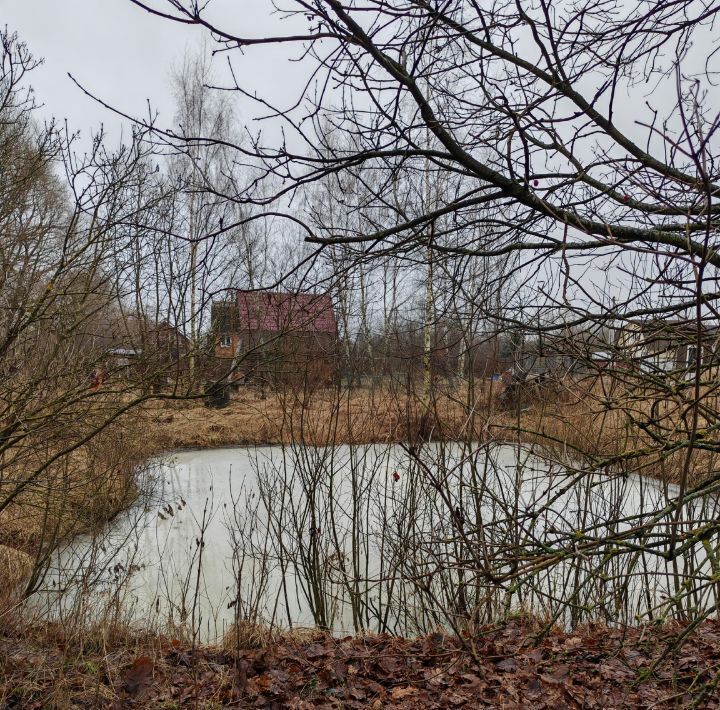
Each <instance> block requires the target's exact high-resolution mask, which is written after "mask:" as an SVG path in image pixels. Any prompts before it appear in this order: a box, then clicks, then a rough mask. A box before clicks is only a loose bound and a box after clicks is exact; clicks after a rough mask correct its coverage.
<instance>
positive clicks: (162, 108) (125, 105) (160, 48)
mask: <svg viewBox="0 0 720 710" xmlns="http://www.w3.org/2000/svg"><path fill="white" fill-rule="evenodd" d="M269 6H270V3H269V2H267V1H266V0H247V1H246V2H242V3H237V2H233V0H223V1H221V2H219V3H216V4H215V5H214V7H216V12H217V13H218V14H220V13H222V18H223V23H224V26H225V27H230V28H231V29H235V30H239V31H242V32H243V33H245V34H253V35H256V34H258V33H260V32H262V31H263V29H267V28H268V27H269V26H270V25H275V27H276V28H277V23H278V19H277V17H273V16H270V15H269V12H268V8H269ZM239 7H240V8H241V10H242V12H240V11H239V9H238V8H239ZM0 22H1V23H2V24H4V25H7V27H8V29H10V30H11V31H17V32H18V33H19V35H20V37H21V39H23V40H24V41H25V42H26V43H27V45H28V46H29V48H30V50H31V51H32V52H33V54H34V55H35V56H36V57H37V58H43V59H44V60H45V64H44V65H43V66H42V67H40V68H38V69H37V70H36V71H35V72H33V73H32V75H31V77H30V80H29V82H30V83H31V84H32V85H33V86H34V87H35V89H36V93H37V97H38V100H39V101H41V102H42V103H43V104H44V108H43V116H44V117H50V116H55V117H57V118H59V119H66V118H67V119H68V121H69V123H70V126H71V127H72V128H73V129H75V130H81V131H82V133H83V134H84V135H86V136H87V135H88V133H89V131H90V130H92V129H94V128H96V127H98V126H99V125H100V124H101V123H104V124H105V125H106V127H108V128H112V129H113V130H112V134H113V135H114V134H115V133H116V131H117V129H118V127H119V125H120V120H121V119H119V118H118V117H117V116H114V115H112V114H110V113H109V112H108V111H107V110H106V109H104V108H103V107H101V106H99V105H98V104H97V103H95V102H93V101H92V100H91V99H90V98H88V97H86V96H84V95H83V94H82V93H81V92H80V90H79V89H78V88H77V87H76V86H75V85H74V84H73V83H72V81H71V80H70V78H69V77H68V74H72V75H73V76H74V77H75V78H76V79H77V80H78V81H79V82H80V83H82V84H83V85H84V86H85V87H87V88H88V90H90V91H92V92H93V93H95V94H97V95H98V96H100V97H102V98H103V99H104V100H106V101H107V102H108V103H110V104H112V105H114V106H117V107H118V108H119V109H122V110H123V111H125V112H127V113H133V114H141V115H147V101H148V99H150V100H151V102H152V105H153V107H154V108H155V109H157V110H159V112H160V117H161V121H162V122H163V123H165V124H168V125H169V124H170V123H171V122H172V118H173V113H174V111H173V101H172V93H171V90H170V86H169V81H168V76H169V74H170V71H171V68H172V66H173V65H174V64H177V63H178V62H179V61H180V60H181V59H182V57H183V55H184V53H185V52H186V51H188V50H190V51H197V50H198V49H199V48H200V46H201V42H202V31H201V30H200V29H198V28H188V27H183V26H181V25H176V24H172V23H169V22H166V21H163V20H161V19H158V18H154V17H152V16H150V15H148V14H147V13H145V12H144V11H142V10H140V9H139V8H137V7H135V6H134V5H132V4H131V3H130V2H129V1H128V0H0ZM284 25H285V26H284V27H282V29H283V30H285V29H287V23H284ZM232 58H233V65H234V67H235V70H236V72H237V73H238V75H239V76H240V77H241V80H242V82H243V85H244V88H249V89H250V90H253V89H258V90H262V92H263V94H264V95H266V96H267V95H268V90H270V96H271V97H272V98H274V99H275V100H282V99H283V97H284V95H285V94H287V95H288V98H289V95H290V93H291V92H292V89H293V88H294V89H295V92H294V95H296V92H297V87H298V83H297V82H298V76H294V75H293V70H294V67H293V65H292V64H289V63H288V62H287V61H286V59H287V57H286V56H282V50H279V49H278V48H277V47H272V48H267V49H263V48H259V49H256V50H254V51H253V52H252V53H250V55H248V56H242V55H240V54H239V53H238V52H234V53H233V55H232ZM226 61H227V58H226V57H225V56H223V57H220V58H218V59H217V60H216V63H217V65H218V71H217V74H218V77H219V78H220V79H222V80H223V81H224V80H226V79H227V72H226V71H225V69H224V63H225V62H226ZM295 67H297V64H296V65H295ZM298 71H299V68H298ZM255 110H256V109H255V108H253V107H251V106H250V105H249V104H248V103H242V102H241V103H240V106H239V115H240V117H241V119H242V120H244V121H248V122H250V121H251V119H252V117H253V112H254V111H255Z"/></svg>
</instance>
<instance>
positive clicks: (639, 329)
mask: <svg viewBox="0 0 720 710" xmlns="http://www.w3.org/2000/svg"><path fill="white" fill-rule="evenodd" d="M616 346H617V351H618V357H619V358H621V361H622V363H623V365H624V367H626V368H633V367H638V368H640V369H642V370H643V371H662V372H674V371H685V372H687V373H688V376H690V375H691V370H693V369H694V367H695V364H696V361H697V355H698V348H700V353H701V355H700V358H701V364H702V365H703V366H705V365H710V364H714V363H715V362H716V361H717V357H718V331H717V330H716V329H715V328H710V327H708V326H706V325H702V326H701V328H700V331H698V327H697V323H695V322H693V321H680V320H677V321H669V320H662V319H657V318H654V319H649V320H645V321H629V322H628V323H625V324H624V325H623V326H622V327H620V328H618V330H617V335H616Z"/></svg>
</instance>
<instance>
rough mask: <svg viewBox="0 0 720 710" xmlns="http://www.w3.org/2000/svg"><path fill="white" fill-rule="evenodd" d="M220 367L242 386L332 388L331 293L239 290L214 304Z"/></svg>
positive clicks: (334, 348)
mask: <svg viewBox="0 0 720 710" xmlns="http://www.w3.org/2000/svg"><path fill="white" fill-rule="evenodd" d="M211 322H212V334H213V338H214V355H215V359H216V361H218V362H220V363H222V364H224V365H225V366H226V368H225V369H226V370H227V369H230V367H227V366H230V365H231V366H232V370H233V371H232V373H231V375H230V378H231V379H232V380H233V381H234V382H239V381H260V382H273V383H276V382H279V381H308V380H311V381H313V382H316V383H317V382H322V383H328V384H329V383H331V382H333V381H334V380H336V378H337V376H338V358H337V353H338V327H337V320H336V318H335V311H334V309H333V304H332V300H331V298H330V295H329V294H327V293H320V294H314V293H283V292H279V291H244V290H239V289H238V290H236V291H235V292H234V294H233V298H232V299H231V300H226V301H219V302H215V303H213V304H212V311H211Z"/></svg>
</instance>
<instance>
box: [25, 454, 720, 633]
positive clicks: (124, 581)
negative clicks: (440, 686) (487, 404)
mask: <svg viewBox="0 0 720 710" xmlns="http://www.w3.org/2000/svg"><path fill="white" fill-rule="evenodd" d="M141 479H142V480H141V485H142V490H143V493H142V495H141V497H140V498H139V500H138V501H137V503H136V504H135V505H134V506H133V507H132V508H131V509H130V510H128V511H126V512H125V513H123V514H122V515H121V516H118V518H116V519H115V520H114V521H113V522H112V523H111V524H110V525H109V526H108V528H107V530H106V531H105V533H104V534H103V535H102V536H101V537H98V538H93V539H91V538H88V537H82V538H78V539H76V540H75V541H74V542H73V543H72V544H71V545H70V546H68V547H67V548H65V549H63V550H61V551H60V552H59V553H58V555H57V557H56V559H55V560H54V561H53V565H52V568H51V569H50V570H49V572H48V575H47V577H46V580H45V587H44V589H43V590H42V591H41V592H40V593H38V594H36V596H35V598H34V600H33V603H34V604H35V605H36V606H37V607H44V606H45V605H49V606H50V607H51V608H50V609H49V610H46V611H45V613H50V614H53V615H58V614H81V615H83V616H85V617H87V618H90V619H92V618H94V617H96V616H107V615H111V616H113V615H117V616H120V617H122V618H123V619H125V620H131V621H133V622H135V623H137V624H139V625H143V626H148V627H152V628H163V629H165V630H168V629H169V630H178V631H180V630H181V629H182V630H183V632H184V633H194V634H196V635H197V637H198V638H200V639H202V640H206V641H215V640H218V639H219V638H221V637H222V636H223V634H224V633H225V632H226V631H227V629H228V628H229V627H230V625H231V624H232V623H233V621H234V620H235V619H236V618H240V619H250V620H253V621H262V622H263V623H272V624H276V625H279V626H284V627H287V626H298V625H300V626H315V625H321V626H324V627H326V628H330V629H332V630H333V631H335V632H337V633H345V632H353V631H356V630H359V629H370V630H387V631H390V632H394V633H415V632H417V631H424V630H428V629H431V628H436V627H437V626H439V625H447V624H448V623H450V624H451V625H452V624H453V623H459V622H458V619H463V618H468V617H472V616H474V617H475V618H477V619H479V620H488V619H491V618H496V617H497V616H499V615H501V614H504V613H508V612H509V611H513V610H515V611H517V610H521V609H522V610H528V611H533V612H534V613H536V614H539V615H541V616H542V617H544V618H557V619H558V620H559V621H560V622H565V623H575V622H578V621H583V620H585V619H589V618H600V619H604V620H610V621H612V620H618V621H632V620H633V619H635V618H637V615H648V614H650V615H654V616H657V615H661V614H662V613H664V610H665V609H666V608H667V604H668V602H667V599H668V597H671V598H674V597H673V595H677V594H678V593H680V592H682V590H683V589H686V588H684V587H683V586H682V585H683V584H684V583H686V582H687V580H688V579H691V578H692V579H700V578H702V577H703V575H705V576H706V577H707V578H708V579H709V578H710V577H711V576H712V570H711V567H712V565H711V564H710V562H709V561H708V559H707V554H706V553H707V549H712V548H708V547H707V545H706V544H705V543H698V544H697V545H695V546H693V547H692V549H690V548H688V550H686V551H685V552H684V553H683V556H681V557H679V558H677V557H676V559H675V560H668V559H666V558H664V557H662V556H660V554H659V553H661V552H666V550H667V547H668V545H670V544H671V540H670V537H671V533H670V532H669V531H670V530H671V529H672V526H673V525H674V520H673V516H674V515H675V511H674V510H672V511H671V512H666V513H665V514H664V515H662V514H661V515H658V511H662V510H663V508H665V507H666V506H668V502H669V501H671V500H672V499H673V498H674V496H676V495H677V490H676V489H675V488H674V487H672V486H670V487H667V486H663V485H661V484H659V483H658V482H656V481H654V480H652V479H640V478H632V477H631V478H613V477H610V476H607V475H601V474H599V473H593V474H588V473H579V472H576V471H572V470H568V469H567V468H565V467H562V466H559V465H557V464H553V463H552V462H549V461H547V460H544V459H541V458H539V457H537V456H535V455H534V454H532V453H530V452H529V451H527V450H524V449H520V448H516V447H512V446H497V445H496V446H493V447H470V446H461V445H459V444H453V445H444V446H441V445H437V444H434V445H428V446H426V447H424V448H423V449H421V450H412V449H410V450H408V449H406V448H405V447H401V446H398V445H391V446H390V445H389V446H379V445H374V446H353V447H351V446H338V447H335V448H332V449H318V448H310V447H300V446H293V447H289V446H288V447H266V448H232V449H217V450H204V451H189V452H181V453H177V454H175V455H172V456H169V457H167V458H165V459H163V460H159V461H157V462H153V463H152V464H150V465H148V466H147V468H146V470H144V472H143V473H142V474H141ZM717 512H718V511H717V510H716V503H715V502H713V503H712V504H711V503H709V502H708V501H706V500H703V501H700V502H698V501H696V502H694V503H693V504H691V505H690V506H689V507H687V508H686V509H685V510H684V514H685V515H687V514H690V513H692V516H693V517H695V518H696V520H695V522H694V524H695V525H697V524H698V521H702V520H712V519H713V516H715V517H717ZM649 519H653V520H654V527H653V528H651V529H650V530H648V531H645V532H644V533H643V534H642V535H640V534H638V535H634V534H633V535H631V536H629V537H627V538H623V539H621V540H620V541H619V542H617V541H616V542H615V544H612V545H608V546H603V545H604V543H599V542H598V541H603V540H604V539H605V538H607V537H609V536H611V535H614V536H617V535H618V534H619V533H623V532H626V531H632V530H636V529H638V527H639V526H641V524H642V523H647V521H648V520H649ZM675 527H676V528H677V525H676V526H675ZM677 545H678V544H677V543H676V547H677ZM712 545H716V542H712ZM705 587H707V589H705ZM714 587H715V585H712V584H708V585H705V586H703V587H702V590H705V591H701V593H700V596H698V595H695V596H691V597H690V596H688V597H687V599H688V601H687V604H688V605H690V604H691V603H692V604H693V605H695V606H698V605H703V604H706V605H709V604H711V603H712V599H713V598H714V597H712V596H711V595H712V594H713V593H714ZM81 592H82V593H81ZM683 593H686V592H683ZM686 596H687V595H686ZM678 603H680V604H681V605H682V604H684V603H685V601H683V600H680V602H678Z"/></svg>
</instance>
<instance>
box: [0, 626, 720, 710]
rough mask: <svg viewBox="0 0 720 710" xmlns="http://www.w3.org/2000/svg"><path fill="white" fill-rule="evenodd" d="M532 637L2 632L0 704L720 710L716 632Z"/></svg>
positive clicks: (521, 630) (517, 629) (500, 632)
mask: <svg viewBox="0 0 720 710" xmlns="http://www.w3.org/2000/svg"><path fill="white" fill-rule="evenodd" d="M537 631H538V628H537V627H536V626H534V625H533V624H532V623H528V622H527V621H525V620H516V621H512V622H510V623H508V624H506V625H504V626H502V627H495V628H486V629H482V630H480V631H479V632H478V633H476V634H474V635H473V636H465V637H463V638H461V639H457V638H453V637H450V636H446V635H444V634H441V633H434V634H430V635H428V636H425V637H422V638H416V639H398V638H394V637H390V636H386V635H382V636H373V635H367V636H358V637H347V638H342V639H337V638H332V637H330V636H326V635H321V634H317V633H315V634H305V635H300V636H299V637H297V636H296V637H288V638H281V639H276V640H275V641H273V642H272V643H270V644H268V645H265V646H263V647H261V648H251V649H240V650H223V649H221V648H199V649H193V648H192V647H191V646H190V645H188V644H186V643H182V642H180V641H178V640H172V639H163V640H157V639H155V640H150V639H141V638H136V639H129V638H127V637H122V636H121V637H120V638H117V639H114V638H113V635H112V632H111V631H109V630H107V629H105V630H104V633H103V634H100V633H99V632H98V634H97V635H96V637H95V638H94V639H93V637H91V636H88V637H85V638H84V640H83V643H82V644H80V643H79V642H73V641H72V639H69V638H67V637H66V636H64V635H63V634H62V632H61V631H60V630H58V629H47V630H46V631H45V633H44V634H43V635H40V636H38V635H37V633H35V634H34V635H29V636H28V635H27V634H26V635H23V634H20V633H18V632H16V633H15V634H7V633H6V634H5V635H3V636H0V674H1V675H0V707H2V708H7V709H8V710H10V709H11V708H12V709H15V708H18V709H22V710H39V709H40V708H50V707H60V708H116V709H118V710H119V709H120V708H168V709H169V708H204V709H205V710H209V709H210V708H225V707H238V708H245V707H263V708H356V709H358V710H360V709H364V708H374V709H379V708H463V707H467V708H484V707H486V708H520V707H523V708H533V709H535V708H537V709H541V708H552V710H561V709H562V708H588V709H590V708H597V709H608V708H641V707H642V708H649V707H653V708H676V707H682V708H689V707H695V708H719V707H720V693H719V692H718V687H717V685H718V679H719V678H720V675H719V674H720V627H719V626H718V624H717V623H716V622H705V623H704V624H702V625H701V626H700V627H699V629H698V630H697V631H696V633H695V634H694V635H693V636H692V640H691V642H690V643H688V644H687V645H686V646H685V647H681V648H679V649H675V650H672V649H671V648H670V647H668V643H669V642H672V641H673V640H675V639H677V637H678V635H679V633H680V632H681V631H682V628H681V627H677V626H658V627H654V628H644V629H608V628H607V627H601V626H594V627H585V628H581V629H577V630H576V631H575V632H573V633H572V634H567V633H562V632H559V631H553V632H551V633H549V634H548V635H546V636H544V637H542V638H540V639H537V640H536V638H535V634H536V633H537ZM669 649H670V650H669ZM666 651H667V656H666V658H665V659H664V660H663V661H662V662H661V663H660V664H659V665H658V666H657V667H656V668H654V667H653V662H654V661H655V660H657V659H659V658H660V657H661V656H662V654H663V653H665V652H666Z"/></svg>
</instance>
